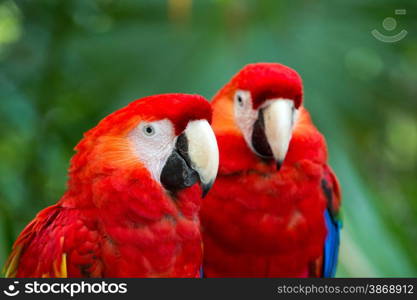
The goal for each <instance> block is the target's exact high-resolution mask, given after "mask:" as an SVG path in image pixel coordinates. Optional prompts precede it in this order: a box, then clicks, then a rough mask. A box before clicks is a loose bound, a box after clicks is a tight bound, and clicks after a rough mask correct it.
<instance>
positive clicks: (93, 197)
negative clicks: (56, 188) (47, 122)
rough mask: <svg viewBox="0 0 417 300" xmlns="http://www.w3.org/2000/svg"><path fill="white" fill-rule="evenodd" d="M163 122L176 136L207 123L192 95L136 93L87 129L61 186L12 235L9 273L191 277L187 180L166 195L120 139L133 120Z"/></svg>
mask: <svg viewBox="0 0 417 300" xmlns="http://www.w3.org/2000/svg"><path fill="white" fill-rule="evenodd" d="M162 119H169V120H170V121H171V122H172V123H173V124H174V126H175V131H176V134H177V135H178V134H180V133H181V132H182V131H183V130H184V128H185V126H186V125H187V123H188V122H189V121H191V120H200V119H205V120H208V121H209V122H210V121H211V108H210V105H209V103H208V102H207V101H206V100H205V99H204V98H202V97H200V96H195V95H183V94H166V95H158V96H152V97H147V98H143V99H140V100H137V101H135V102H133V103H131V104H130V105H129V106H127V107H125V108H123V109H120V110H119V111H117V112H115V113H113V114H111V115H109V116H108V117H106V118H105V119H103V120H102V121H101V122H100V123H99V124H98V125H97V127H95V128H93V129H92V130H90V131H88V132H87V133H86V134H85V137H84V139H83V140H82V141H81V142H80V143H79V144H78V146H77V147H76V151H77V153H76V155H74V157H73V158H72V160H71V166H70V170H69V182H68V190H67V192H66V193H65V195H64V196H63V197H62V199H61V200H60V201H59V202H58V203H57V204H56V205H53V206H51V207H49V208H46V209H44V210H42V211H41V212H40V213H39V214H38V215H37V216H36V218H35V219H34V220H33V221H32V222H31V223H30V224H29V225H28V226H27V227H26V228H25V229H24V230H23V232H22V233H21V234H20V236H19V238H18V239H17V240H16V242H15V244H14V247H13V251H12V254H11V255H10V258H9V260H8V262H7V264H6V268H5V270H6V275H7V276H9V277H15V276H16V277H66V276H68V277H196V276H199V269H200V266H201V262H202V240H201V234H200V223H199V219H198V212H199V208H200V203H201V188H200V186H199V185H197V184H195V185H193V186H191V187H189V188H186V189H183V190H181V191H179V192H178V193H176V195H175V199H174V196H173V195H172V194H170V193H168V192H167V191H166V190H164V189H163V187H162V186H161V184H160V183H158V182H156V181H155V180H154V179H153V178H152V177H151V175H150V173H149V171H148V170H147V169H146V168H145V167H144V165H143V164H142V163H141V162H140V161H139V160H138V159H137V157H135V155H134V154H133V151H132V150H131V145H130V144H129V142H128V141H127V139H126V136H127V135H128V133H129V132H130V131H131V130H132V129H133V128H134V127H135V126H137V124H138V123H139V122H140V121H148V122H149V121H155V120H162Z"/></svg>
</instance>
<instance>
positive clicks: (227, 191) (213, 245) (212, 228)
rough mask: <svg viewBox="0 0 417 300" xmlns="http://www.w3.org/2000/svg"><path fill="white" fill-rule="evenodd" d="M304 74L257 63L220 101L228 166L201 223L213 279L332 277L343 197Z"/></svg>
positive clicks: (216, 105) (216, 108)
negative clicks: (310, 108)
mask: <svg viewBox="0 0 417 300" xmlns="http://www.w3.org/2000/svg"><path fill="white" fill-rule="evenodd" d="M302 101H303V88H302V81H301V78H300V76H299V75H298V74H297V72H296V71H294V70H292V69H290V68H288V67H286V66H284V65H281V64H276V63H257V64H250V65H247V66H246V67H244V68H243V69H242V70H241V71H240V72H238V73H237V74H236V75H235V76H234V77H233V78H232V79H231V81H230V82H229V83H227V84H226V85H225V86H224V87H223V88H222V89H221V90H220V91H219V92H218V93H217V94H216V96H215V97H214V99H213V100H212V107H213V123H212V127H213V130H214V132H215V134H216V137H217V142H218V145H219V152H220V167H219V173H218V176H217V179H216V182H215V184H214V185H213V188H212V190H211V192H210V194H209V195H208V196H207V197H206V198H205V199H204V201H203V204H202V209H201V214H200V215H201V222H202V226H203V240H204V251H205V252H204V274H205V276H207V277H307V276H312V277H313V276H314V277H315V276H317V277H319V276H325V277H329V276H333V275H334V272H335V268H336V263H337V253H338V246H339V229H340V222H339V220H338V212H339V207H340V191H339V184H338V181H337V179H336V176H335V175H334V173H333V172H332V170H331V169H330V167H329V166H328V164H327V147H326V143H325V139H324V137H323V136H322V135H321V134H320V132H319V131H318V130H317V128H316V127H315V126H314V125H313V123H312V121H311V118H310V115H309V113H308V112H307V110H306V109H305V108H304V107H303V103H302Z"/></svg>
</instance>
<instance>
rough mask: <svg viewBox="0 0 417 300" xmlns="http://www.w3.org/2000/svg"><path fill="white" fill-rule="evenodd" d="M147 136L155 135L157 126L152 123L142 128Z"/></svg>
mask: <svg viewBox="0 0 417 300" xmlns="http://www.w3.org/2000/svg"><path fill="white" fill-rule="evenodd" d="M142 131H143V133H144V134H145V135H146V136H153V135H154V134H155V128H154V127H153V126H152V125H145V126H143V129H142Z"/></svg>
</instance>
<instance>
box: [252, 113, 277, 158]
mask: <svg viewBox="0 0 417 300" xmlns="http://www.w3.org/2000/svg"><path fill="white" fill-rule="evenodd" d="M252 147H253V149H254V150H255V151H256V152H257V154H259V156H261V157H267V158H272V157H273V156H272V150H271V147H270V146H269V143H268V139H267V138H266V134H265V122H264V113H263V110H262V109H261V110H259V114H258V119H257V120H256V122H255V124H253V131H252Z"/></svg>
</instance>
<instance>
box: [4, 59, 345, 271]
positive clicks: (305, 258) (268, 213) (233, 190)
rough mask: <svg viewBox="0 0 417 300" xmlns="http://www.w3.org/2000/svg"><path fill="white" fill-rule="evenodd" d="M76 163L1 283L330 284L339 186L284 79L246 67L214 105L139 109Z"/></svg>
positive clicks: (290, 75)
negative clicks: (219, 280) (285, 280)
mask: <svg viewBox="0 0 417 300" xmlns="http://www.w3.org/2000/svg"><path fill="white" fill-rule="evenodd" d="M210 124H211V126H210ZM75 150H76V154H75V155H74V157H73V158H72V160H71V164H70V168H69V181H68V189H67V191H66V193H65V194H64V196H63V197H62V198H61V200H60V201H59V202H58V203H57V204H55V205H53V206H51V207H48V208H46V209H44V210H42V211H41V212H40V213H39V214H38V215H37V216H36V217H35V219H34V220H33V221H32V222H31V223H29V225H27V227H26V228H25V229H24V230H23V231H22V233H21V234H20V236H19V237H18V238H17V240H16V242H15V244H14V246H13V249H12V253H11V255H10V257H9V259H8V261H7V263H6V266H5V269H4V270H5V275H6V277H201V276H202V275H203V274H202V272H204V276H205V277H331V276H333V275H334V273H335V268H336V264H337V254H338V246H339V230H340V221H339V219H338V212H339V208H340V189H339V184H338V181H337V178H336V176H335V175H334V173H333V172H332V170H331V169H330V167H329V166H328V164H327V148H326V143H325V139H324V138H323V136H322V135H321V134H320V133H319V131H318V130H317V129H316V127H315V126H314V125H313V123H312V121H311V119H310V116H309V113H308V112H307V110H306V109H305V108H304V107H303V88H302V81H301V78H300V76H299V75H298V74H297V72H296V71H294V70H292V69H291V68H289V67H286V66H284V65H281V64H276V63H257V64H250V65H247V66H245V67H244V68H243V69H242V70H241V71H239V72H238V73H237V74H236V75H235V76H234V77H233V78H232V79H231V81H230V82H229V83H227V84H226V85H225V86H224V87H223V88H222V89H221V90H220V91H219V92H218V93H217V95H216V96H215V97H214V99H213V100H212V101H211V103H210V102H208V101H207V100H206V99H204V98H203V97H201V96H197V95H186V94H165V95H156V96H150V97H146V98H143V99H139V100H136V101H134V102H132V103H131V104H130V105H128V106H127V107H125V108H122V109H120V110H118V111H116V112H114V113H112V114H111V115H109V116H107V117H106V118H104V119H103V120H102V121H101V122H100V123H99V124H98V125H97V126H96V127H95V128H93V129H91V130H90V131H88V132H87V133H86V134H85V136H84V138H83V139H82V140H81V142H80V143H79V144H78V146H76V148H75ZM216 176H217V179H216ZM210 188H211V191H210V193H208V191H209V190H210ZM207 193H208V194H207ZM206 194H207V196H206V197H205V198H204V196H205V195H206ZM203 198H204V199H203ZM203 248H204V249H203ZM203 250H204V251H203ZM202 266H203V267H202ZM201 267H202V268H201ZM201 270H203V271H201Z"/></svg>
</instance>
